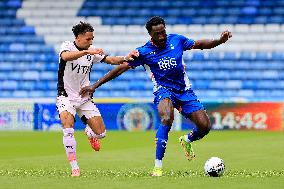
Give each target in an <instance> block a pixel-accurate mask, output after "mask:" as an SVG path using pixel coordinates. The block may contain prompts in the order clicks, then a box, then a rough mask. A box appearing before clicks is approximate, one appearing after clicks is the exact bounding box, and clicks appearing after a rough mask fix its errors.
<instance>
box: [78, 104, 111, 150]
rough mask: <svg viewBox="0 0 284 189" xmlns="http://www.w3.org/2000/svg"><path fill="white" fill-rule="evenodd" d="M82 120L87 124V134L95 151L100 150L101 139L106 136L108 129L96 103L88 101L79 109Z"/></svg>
mask: <svg viewBox="0 0 284 189" xmlns="http://www.w3.org/2000/svg"><path fill="white" fill-rule="evenodd" d="M78 114H79V116H80V117H81V120H82V121H83V122H84V123H85V124H87V126H86V128H85V133H86V135H87V136H88V139H89V142H90V144H91V146H92V148H93V149H94V150H95V151H99V150H100V139H102V138H104V137H105V136H106V129H105V124H104V122H103V119H102V117H101V114H100V112H99V110H98V108H97V107H96V105H95V104H94V103H92V102H91V101H88V102H86V103H84V104H83V105H81V106H80V107H79V109H78Z"/></svg>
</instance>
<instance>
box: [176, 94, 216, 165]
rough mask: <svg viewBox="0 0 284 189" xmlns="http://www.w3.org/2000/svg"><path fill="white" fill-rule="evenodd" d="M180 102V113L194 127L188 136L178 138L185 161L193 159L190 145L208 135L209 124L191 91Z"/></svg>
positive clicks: (206, 116) (200, 105) (204, 112)
mask: <svg viewBox="0 0 284 189" xmlns="http://www.w3.org/2000/svg"><path fill="white" fill-rule="evenodd" d="M180 100H181V113H182V114H183V115H184V116H185V117H186V118H188V119H190V120H191V121H192V122H193V123H194V124H195V125H196V127H195V128H193V130H192V131H191V132H190V133H189V134H187V135H184V136H181V137H180V138H179V141H180V143H181V145H182V147H183V148H184V151H185V155H186V157H187V159H188V160H191V159H193V158H194V157H195V154H194V152H193V149H192V145H191V143H192V142H193V141H196V140H199V139H201V138H203V137H204V136H205V135H206V134H208V132H209V131H210V129H211V124H210V120H209V117H208V115H207V113H206V111H205V110H204V107H203V105H202V104H201V103H200V101H199V100H198V99H197V97H196V95H195V94H194V92H193V91H192V90H189V91H187V92H186V93H185V94H184V95H183V96H182V97H181V98H180Z"/></svg>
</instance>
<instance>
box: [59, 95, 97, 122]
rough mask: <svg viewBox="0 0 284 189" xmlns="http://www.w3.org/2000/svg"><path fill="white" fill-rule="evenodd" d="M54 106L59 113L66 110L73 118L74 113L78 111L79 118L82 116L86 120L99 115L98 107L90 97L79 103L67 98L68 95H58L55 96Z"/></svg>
mask: <svg viewBox="0 0 284 189" xmlns="http://www.w3.org/2000/svg"><path fill="white" fill-rule="evenodd" d="M56 108H57V111H58V112H59V114H60V113H61V112H63V111H67V112H69V113H71V114H72V115H73V116H74V118H75V115H76V113H78V115H79V117H80V118H82V117H83V116H84V117H85V118H86V119H87V120H88V119H90V118H92V117H95V116H101V113H100V111H99V109H98V108H97V106H96V105H95V104H94V103H93V102H92V101H91V99H90V100H88V101H87V102H84V103H82V104H80V103H78V102H74V101H71V100H69V99H68V97H65V96H58V97H57V98H56Z"/></svg>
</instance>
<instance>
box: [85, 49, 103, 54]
mask: <svg viewBox="0 0 284 189" xmlns="http://www.w3.org/2000/svg"><path fill="white" fill-rule="evenodd" d="M88 54H92V55H95V54H99V55H103V54H104V50H103V49H101V48H95V49H89V50H88Z"/></svg>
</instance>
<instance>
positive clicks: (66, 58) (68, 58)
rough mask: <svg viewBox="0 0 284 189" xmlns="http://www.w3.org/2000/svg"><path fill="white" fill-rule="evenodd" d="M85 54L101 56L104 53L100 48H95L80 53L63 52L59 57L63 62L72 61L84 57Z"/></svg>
mask: <svg viewBox="0 0 284 189" xmlns="http://www.w3.org/2000/svg"><path fill="white" fill-rule="evenodd" d="M87 54H92V55H94V54H99V55H103V54H104V51H103V49H100V48H96V49H92V50H82V51H64V52H62V53H61V55H60V57H61V58H62V59H63V60H64V61H72V60H76V59H78V58H80V57H82V56H84V55H87Z"/></svg>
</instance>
